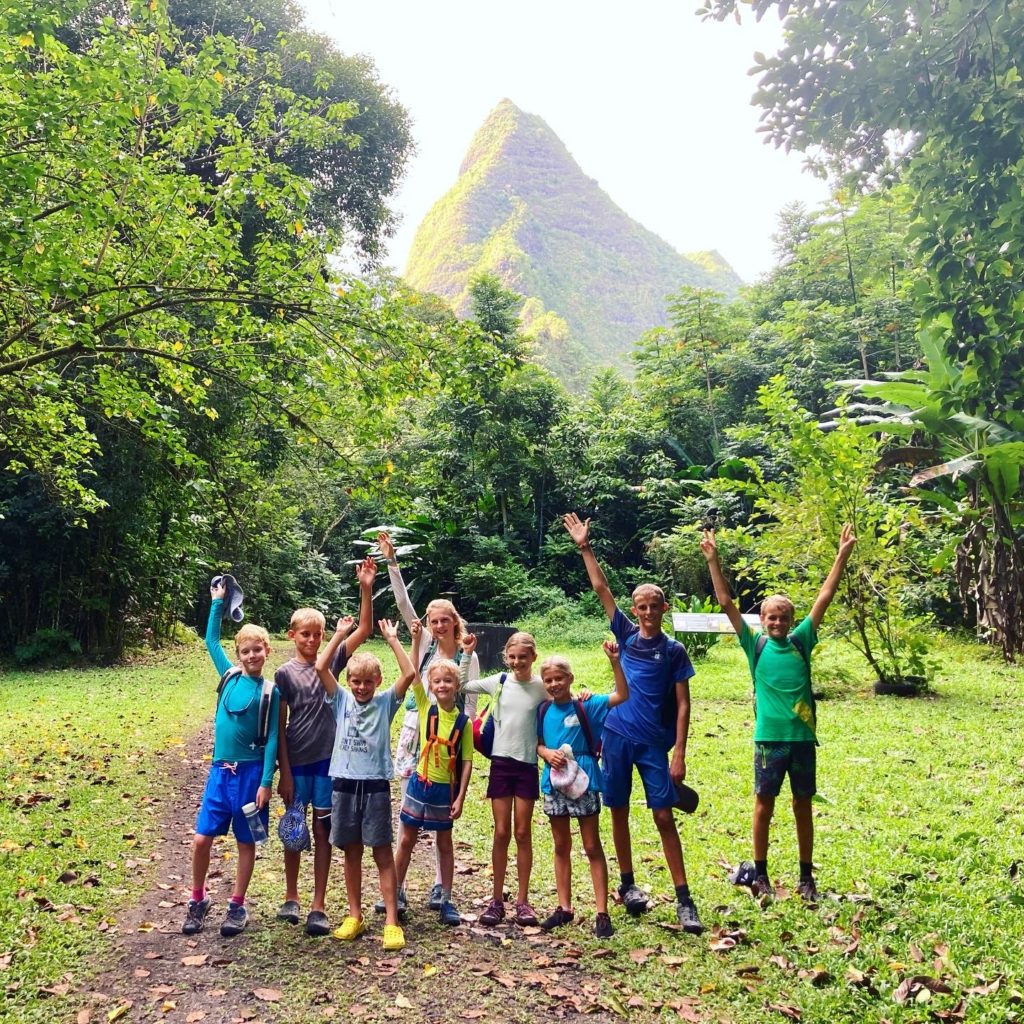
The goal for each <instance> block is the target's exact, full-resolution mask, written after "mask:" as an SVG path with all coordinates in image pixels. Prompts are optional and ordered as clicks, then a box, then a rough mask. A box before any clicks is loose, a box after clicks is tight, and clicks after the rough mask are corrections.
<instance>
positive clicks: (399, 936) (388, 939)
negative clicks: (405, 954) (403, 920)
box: [384, 924, 405, 953]
mask: <svg viewBox="0 0 1024 1024" xmlns="http://www.w3.org/2000/svg"><path fill="white" fill-rule="evenodd" d="M399 949H405V932H403V931H402V926H401V925H397V924H386V925H384V951H385V952H386V953H394V952H395V951H396V950H399Z"/></svg>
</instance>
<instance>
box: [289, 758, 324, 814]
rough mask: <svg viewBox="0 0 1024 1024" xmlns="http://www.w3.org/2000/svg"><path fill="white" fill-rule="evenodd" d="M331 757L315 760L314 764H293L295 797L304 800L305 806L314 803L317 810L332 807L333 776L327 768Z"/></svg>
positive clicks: (303, 804)
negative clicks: (328, 772)
mask: <svg viewBox="0 0 1024 1024" xmlns="http://www.w3.org/2000/svg"><path fill="white" fill-rule="evenodd" d="M330 766H331V759H330V758H326V759H325V760H323V761H314V762H313V764H298V765H293V766H292V779H293V780H294V781H295V799H296V800H301V801H302V806H303V807H308V806H309V805H310V804H312V805H313V806H314V807H315V808H316V809H317V810H320V811H329V810H330V809H331V777H330V775H328V774H327V769H328V768H330Z"/></svg>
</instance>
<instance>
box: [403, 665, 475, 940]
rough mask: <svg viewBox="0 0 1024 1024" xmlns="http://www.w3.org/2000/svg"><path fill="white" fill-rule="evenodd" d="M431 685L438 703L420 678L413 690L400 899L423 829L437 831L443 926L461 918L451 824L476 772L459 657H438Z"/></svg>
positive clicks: (432, 667) (430, 676)
mask: <svg viewBox="0 0 1024 1024" xmlns="http://www.w3.org/2000/svg"><path fill="white" fill-rule="evenodd" d="M427 683H428V685H429V686H430V690H431V693H432V695H433V697H434V698H435V700H436V703H432V702H431V699H430V696H428V694H427V691H426V689H425V688H424V686H423V682H422V681H421V680H419V679H417V680H416V682H415V683H414V684H413V690H412V692H413V697H414V699H415V701H416V709H417V712H418V713H419V733H420V756H419V760H418V762H417V768H416V772H415V774H413V775H412V776H411V777H410V779H409V785H408V787H407V788H406V790H405V794H404V795H403V797H402V811H401V814H400V815H399V821H400V822H401V834H400V836H399V840H398V852H397V854H396V856H395V870H396V872H397V875H398V886H399V894H400V895H399V903H400V905H401V904H406V905H407V902H408V901H407V899H406V898H405V876H406V872H407V871H408V870H409V861H410V859H411V858H412V851H413V849H414V847H415V846H416V840H417V839H418V838H419V834H420V831H421V830H426V831H429V832H433V833H435V835H436V844H437V856H438V863H439V867H440V871H441V893H440V896H441V899H440V907H439V908H438V911H439V916H440V920H441V923H442V924H447V925H457V924H459V923H460V922H461V920H462V918H461V917H460V915H459V911H458V908H457V907H456V906H455V904H454V903H453V902H452V880H453V878H454V876H455V849H454V847H453V845H452V826H453V824H454V823H455V821H456V820H457V819H458V818H459V817H460V816H461V815H462V808H463V806H464V804H465V801H466V792H467V790H468V789H469V780H470V776H471V775H472V773H473V728H472V724H471V722H470V720H469V717H468V716H467V715H466V714H465V712H463V711H460V710H459V707H458V704H457V703H456V697H457V696H458V694H459V690H460V679H459V666H458V665H456V664H455V662H454V661H450V660H448V659H447V658H442V659H440V660H438V661H434V662H433V663H432V664H431V665H430V667H429V669H428V670H427Z"/></svg>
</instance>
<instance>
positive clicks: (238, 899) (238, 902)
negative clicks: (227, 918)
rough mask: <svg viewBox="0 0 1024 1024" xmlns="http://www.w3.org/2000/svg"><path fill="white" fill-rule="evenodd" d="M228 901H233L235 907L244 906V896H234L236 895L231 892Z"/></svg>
mask: <svg viewBox="0 0 1024 1024" xmlns="http://www.w3.org/2000/svg"><path fill="white" fill-rule="evenodd" d="M228 903H234V905H235V906H236V907H244V906H245V897H244V896H236V895H234V894H233V893H232V896H231V899H229V900H228Z"/></svg>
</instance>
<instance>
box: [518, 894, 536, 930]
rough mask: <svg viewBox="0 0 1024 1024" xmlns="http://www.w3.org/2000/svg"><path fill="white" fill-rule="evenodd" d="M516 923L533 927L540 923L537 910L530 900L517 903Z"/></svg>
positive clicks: (525, 926) (524, 926)
mask: <svg viewBox="0 0 1024 1024" xmlns="http://www.w3.org/2000/svg"><path fill="white" fill-rule="evenodd" d="M516 924H518V925H520V926H521V927H523V928H532V927H534V926H535V925H538V924H540V921H538V920H537V911H536V910H534V909H533V907H531V906H530V903H529V901H528V900H523V902H522V903H517V904H516Z"/></svg>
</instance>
